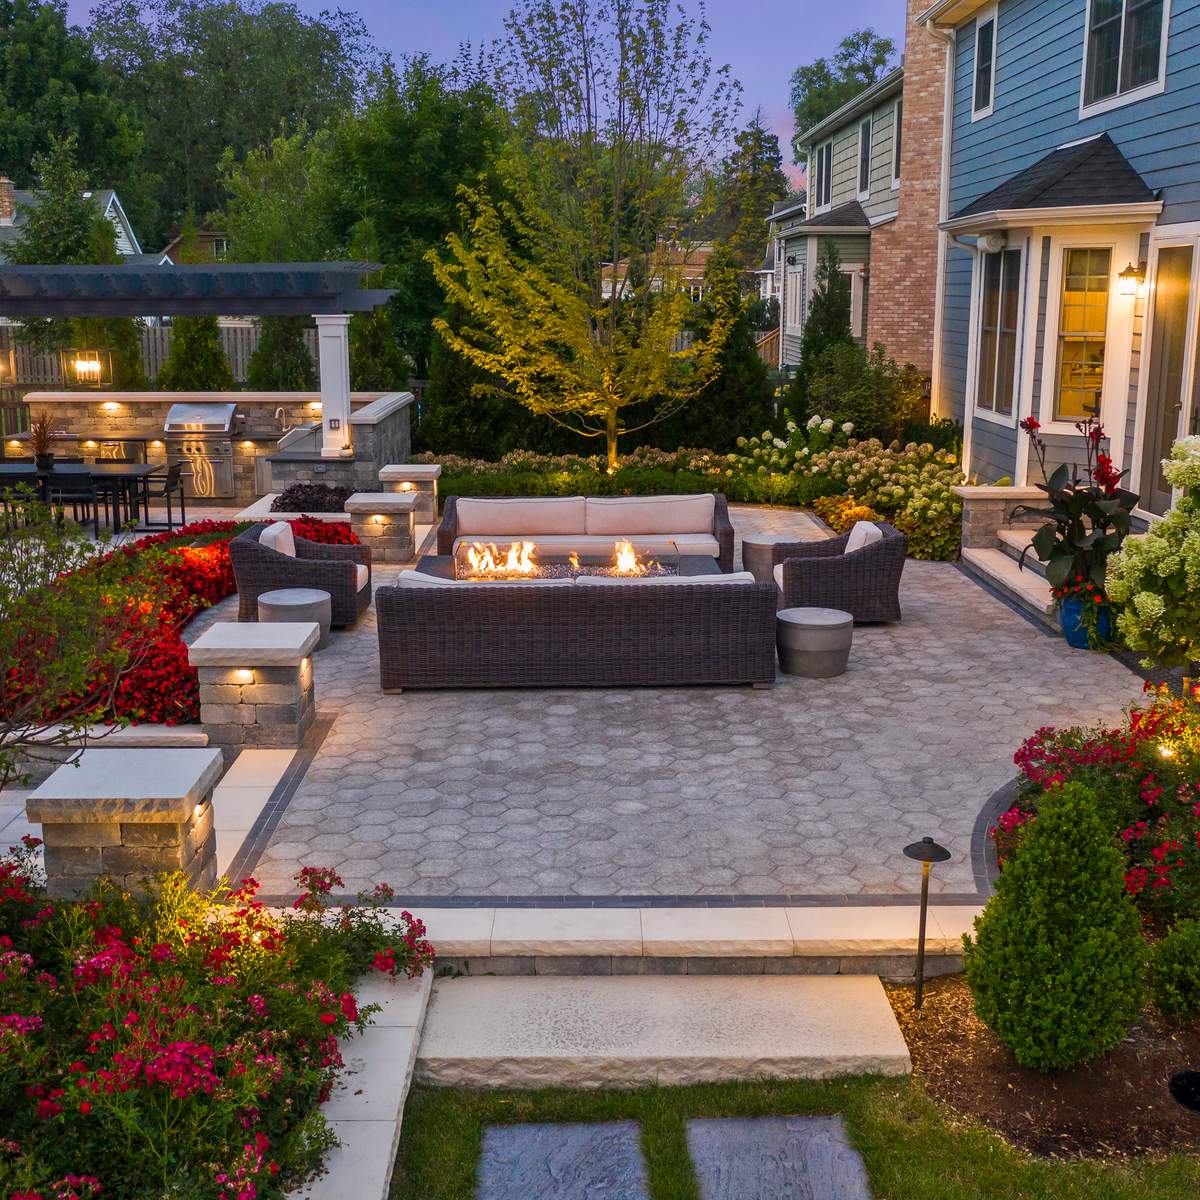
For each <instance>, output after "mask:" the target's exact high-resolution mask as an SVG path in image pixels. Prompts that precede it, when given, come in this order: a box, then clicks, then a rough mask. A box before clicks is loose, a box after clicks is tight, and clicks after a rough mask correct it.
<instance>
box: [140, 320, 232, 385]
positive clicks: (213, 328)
mask: <svg viewBox="0 0 1200 1200" xmlns="http://www.w3.org/2000/svg"><path fill="white" fill-rule="evenodd" d="M156 386H157V387H158V388H160V389H161V390H162V391H165V392H227V391H231V390H232V389H233V388H234V387H235V386H236V384H235V381H234V378H233V372H232V371H231V370H230V368H229V360H228V359H227V358H226V357H225V350H224V348H223V347H222V345H221V327H220V325H219V324H218V323H217V318H216V317H175V318H173V319H172V321H171V350H170V353H168V355H167V361H166V362H165V363H163V365H162V368H161V370H160V371H159V372H158V379H157V381H156Z"/></svg>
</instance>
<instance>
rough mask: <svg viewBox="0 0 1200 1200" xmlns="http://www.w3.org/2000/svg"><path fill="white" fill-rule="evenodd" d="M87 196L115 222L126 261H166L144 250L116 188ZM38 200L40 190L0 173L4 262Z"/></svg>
mask: <svg viewBox="0 0 1200 1200" xmlns="http://www.w3.org/2000/svg"><path fill="white" fill-rule="evenodd" d="M84 195H85V196H87V197H90V198H91V199H93V200H94V201H95V202H96V206H97V207H98V208H99V209H100V211H101V212H102V213H103V214H104V216H105V217H106V218H107V219H108V220H109V221H111V222H112V226H113V231H114V232H115V234H116V239H117V253H118V254H119V255H120V256H121V261H122V262H131V263H139V264H142V265H156V264H158V263H160V262H162V261H163V259H162V255H160V254H144V253H143V252H142V247H141V244H140V243H139V242H138V239H137V235H136V234H135V233H134V232H133V226H132V225H131V224H130V221H129V218H128V216H126V214H125V210H124V208H122V207H121V201H120V200H119V199H118V198H117V193H116V192H114V191H113V190H112V188H101V189H99V190H97V191H94V192H85V193H84ZM37 203H38V193H37V192H34V191H26V190H25V189H23V188H14V187H13V182H12V180H11V179H9V178H8V176H7V175H0V262H3V261H4V258H5V255H4V247H5V244H6V243H8V242H12V241H15V240H16V239H17V237H19V236H20V232H21V226H22V225H24V224H25V213H26V212H27V211H28V210H29V209H31V208H36V207H37Z"/></svg>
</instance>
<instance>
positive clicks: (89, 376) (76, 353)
mask: <svg viewBox="0 0 1200 1200" xmlns="http://www.w3.org/2000/svg"><path fill="white" fill-rule="evenodd" d="M59 358H60V360H61V362H62V373H63V379H65V380H66V383H67V387H78V388H102V387H108V386H109V385H111V383H112V355H111V354H109V352H108V351H107V350H63V351H61V352H60V354H59ZM110 403H113V402H111V401H110ZM105 407H106V408H107V407H108V406H107V405H106V406H105ZM113 407H114V408H115V407H116V405H115V403H113ZM110 411H111V410H110Z"/></svg>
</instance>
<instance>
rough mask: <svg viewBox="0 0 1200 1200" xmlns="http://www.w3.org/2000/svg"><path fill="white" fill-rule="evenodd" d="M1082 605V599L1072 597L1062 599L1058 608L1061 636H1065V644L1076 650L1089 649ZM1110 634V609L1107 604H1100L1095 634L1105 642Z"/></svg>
mask: <svg viewBox="0 0 1200 1200" xmlns="http://www.w3.org/2000/svg"><path fill="white" fill-rule="evenodd" d="M1083 606H1084V602H1083V601H1082V600H1077V599H1075V598H1074V597H1072V598H1070V599H1067V600H1064V601H1063V602H1062V604H1061V605H1060V606H1059V610H1058V617H1059V620H1060V621H1061V623H1062V631H1063V637H1064V638H1066V641H1067V645H1068V646H1073V647H1074V648H1075V649H1076V650H1087V649H1090V644H1089V642H1088V631H1087V626H1086V625H1084V623H1083ZM1111 635H1112V610H1111V609H1110V608H1109V607H1108V605H1107V604H1102V605H1100V611H1099V612H1098V613H1097V614H1096V636H1097V637H1099V639H1100V641H1102V642H1107V641H1108V640H1109V638H1110V637H1111Z"/></svg>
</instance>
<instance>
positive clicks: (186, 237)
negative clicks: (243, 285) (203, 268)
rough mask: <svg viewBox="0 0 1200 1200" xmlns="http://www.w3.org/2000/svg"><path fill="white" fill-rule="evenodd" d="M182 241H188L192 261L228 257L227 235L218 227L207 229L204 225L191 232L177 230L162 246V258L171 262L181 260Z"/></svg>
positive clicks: (221, 259)
mask: <svg viewBox="0 0 1200 1200" xmlns="http://www.w3.org/2000/svg"><path fill="white" fill-rule="evenodd" d="M184 242H190V244H191V249H192V261H195V262H201V261H203V260H204V259H208V258H215V259H216V260H217V261H218V262H221V261H223V260H224V259H226V258H228V257H229V235H228V234H227V233H225V232H224V231H223V230H220V229H209V228H208V227H207V226H205V227H204V228H202V229H196V230H193V231H191V233H190V234H189V233H185V232H184V231H183V230H179V231H177V232H176V233H175V234H174V236H173V237H172V238H171V240H170V241H169V242H168V243H167V244H166V246H164V247H163V256H164V258H165V259H166V260H167V261H169V262H173V263H179V262H182V261H183V257H182V255H183V245H184Z"/></svg>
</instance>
